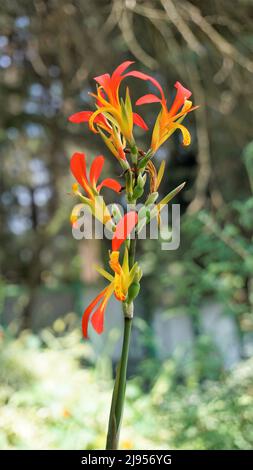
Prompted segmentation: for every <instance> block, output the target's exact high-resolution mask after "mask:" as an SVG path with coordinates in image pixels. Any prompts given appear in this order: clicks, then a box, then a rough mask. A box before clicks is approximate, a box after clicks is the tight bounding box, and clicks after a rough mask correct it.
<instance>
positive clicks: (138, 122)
mask: <svg viewBox="0 0 253 470" xmlns="http://www.w3.org/2000/svg"><path fill="white" fill-rule="evenodd" d="M133 119H134V124H136V126H139V127H141V128H142V129H144V130H145V131H147V130H148V126H147V124H146V123H145V121H144V120H143V119H142V117H141V116H140V115H139V114H137V113H133Z"/></svg>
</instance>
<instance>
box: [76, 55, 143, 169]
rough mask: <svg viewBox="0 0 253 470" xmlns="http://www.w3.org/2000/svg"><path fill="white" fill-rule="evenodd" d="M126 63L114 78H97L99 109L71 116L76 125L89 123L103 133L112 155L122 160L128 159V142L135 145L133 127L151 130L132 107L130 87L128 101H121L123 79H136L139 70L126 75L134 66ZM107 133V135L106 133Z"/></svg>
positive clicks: (114, 73) (127, 95)
mask: <svg viewBox="0 0 253 470" xmlns="http://www.w3.org/2000/svg"><path fill="white" fill-rule="evenodd" d="M132 63H133V62H131V61H126V62H123V63H122V64H121V65H119V66H118V67H117V68H116V69H115V70H114V72H113V73H112V75H109V74H108V73H106V74H103V75H100V76H98V77H95V80H96V82H97V83H98V88H97V94H94V93H91V95H92V96H93V97H94V98H95V100H96V106H97V110H96V111H94V112H92V111H81V112H79V113H76V114H73V115H72V116H70V117H69V121H71V122H74V123H81V122H88V123H89V126H90V129H91V130H92V131H93V132H95V133H98V132H99V133H100V134H101V136H102V138H103V140H104V141H105V143H106V145H107V146H108V148H109V149H110V150H111V152H112V153H113V154H114V155H115V156H116V157H117V158H119V159H124V160H125V159H126V158H125V154H124V148H125V146H126V141H128V142H129V143H130V144H131V143H133V135H132V130H133V124H136V125H137V126H139V127H141V128H142V129H144V130H147V129H148V127H147V125H146V123H145V122H144V121H143V119H142V117H141V116H140V115H139V114H137V113H134V112H133V111H132V105H131V100H130V95H129V90H128V88H127V91H126V98H125V101H123V100H122V99H121V100H120V97H119V87H120V84H121V82H122V80H123V79H124V78H125V77H128V76H133V77H134V76H136V74H137V73H138V72H137V71H132V72H128V73H126V74H124V71H125V70H126V69H127V68H128V67H129V66H130V65H131V64H132ZM104 131H105V132H106V134H105V133H104Z"/></svg>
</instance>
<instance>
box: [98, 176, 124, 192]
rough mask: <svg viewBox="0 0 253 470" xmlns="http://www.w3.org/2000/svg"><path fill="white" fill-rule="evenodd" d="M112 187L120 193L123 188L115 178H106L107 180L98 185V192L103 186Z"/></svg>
mask: <svg viewBox="0 0 253 470" xmlns="http://www.w3.org/2000/svg"><path fill="white" fill-rule="evenodd" d="M104 186H105V187H106V188H110V189H112V190H113V191H115V192H116V193H119V192H120V190H121V184H120V183H119V182H118V181H116V180H114V179H113V178H106V179H105V180H103V181H102V183H100V184H99V185H98V187H97V190H98V192H99V191H100V189H101V188H103V187H104Z"/></svg>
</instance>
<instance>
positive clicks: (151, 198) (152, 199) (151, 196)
mask: <svg viewBox="0 0 253 470" xmlns="http://www.w3.org/2000/svg"><path fill="white" fill-rule="evenodd" d="M158 196H159V193H158V192H157V191H155V192H154V193H151V194H149V196H148V198H147V200H146V202H145V205H146V206H148V205H149V204H154V202H155V201H156V200H157V198H158Z"/></svg>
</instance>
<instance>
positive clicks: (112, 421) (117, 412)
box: [106, 239, 136, 450]
mask: <svg viewBox="0 0 253 470" xmlns="http://www.w3.org/2000/svg"><path fill="white" fill-rule="evenodd" d="M135 246H136V240H135V239H133V240H131V242H130V248H129V267H130V268H131V267H132V266H133V265H134V261H135ZM133 308H134V306H133V303H131V304H129V305H127V304H123V313H124V336H123V344H122V351H121V358H120V361H119V364H118V367H117V372H116V378H115V384H114V389H113V395H112V403H111V410H110V417H109V425H108V432H107V441H106V449H107V450H117V449H118V444H119V436H120V427H121V421H122V416H123V409H124V401H125V391H126V374H127V364H128V354H129V344H130V337H131V328H132V319H133Z"/></svg>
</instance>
